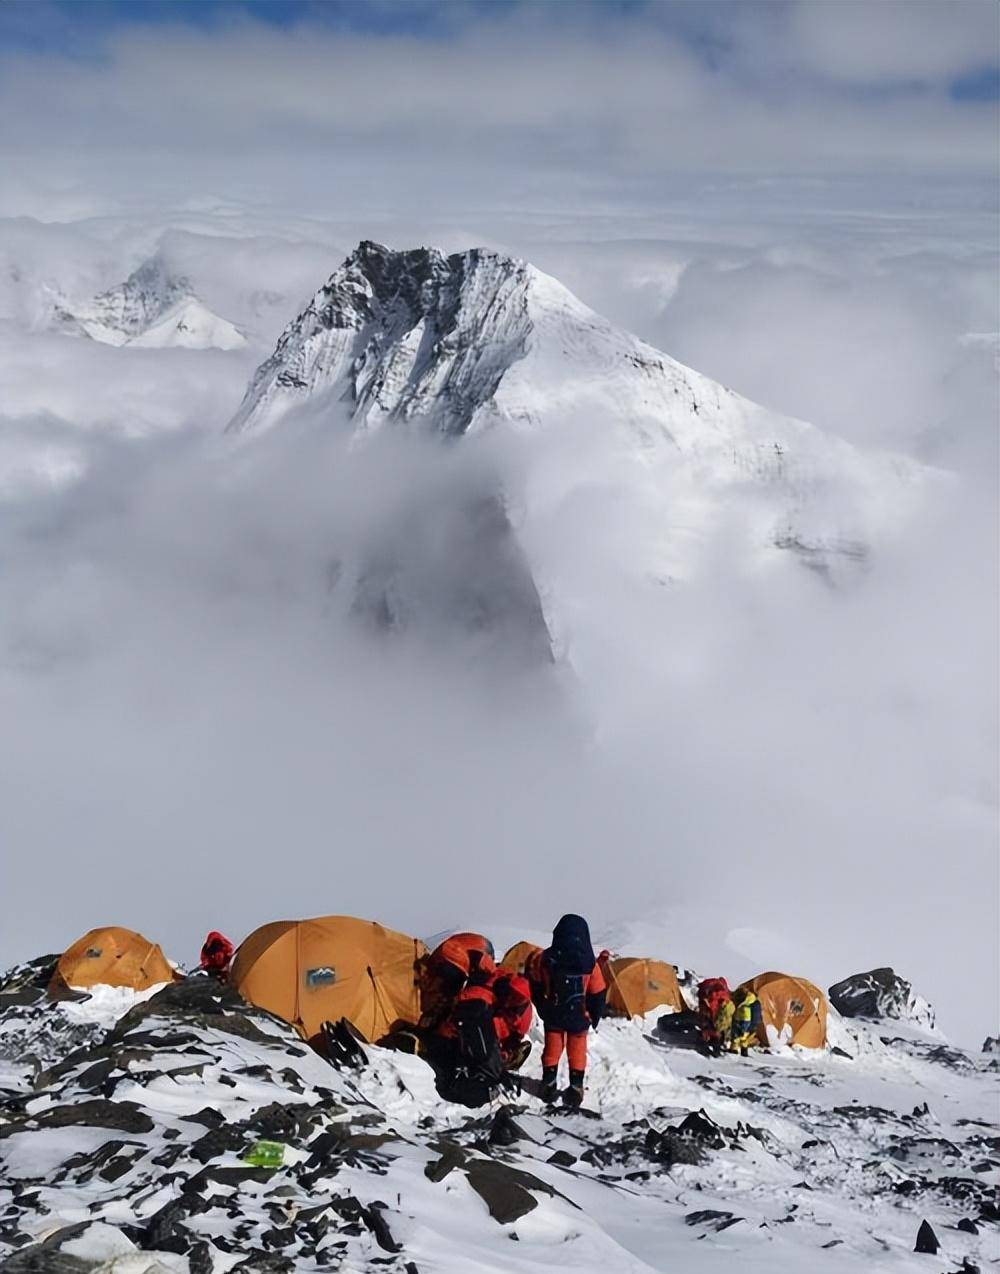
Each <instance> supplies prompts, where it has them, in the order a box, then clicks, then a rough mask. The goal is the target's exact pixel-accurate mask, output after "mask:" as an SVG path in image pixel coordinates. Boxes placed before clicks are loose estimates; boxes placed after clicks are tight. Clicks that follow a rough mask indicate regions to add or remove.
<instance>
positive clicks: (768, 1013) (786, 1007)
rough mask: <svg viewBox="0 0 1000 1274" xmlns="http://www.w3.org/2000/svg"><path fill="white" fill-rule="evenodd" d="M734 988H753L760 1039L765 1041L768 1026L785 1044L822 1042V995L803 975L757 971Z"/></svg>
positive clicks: (809, 1045) (812, 1045) (814, 1045)
mask: <svg viewBox="0 0 1000 1274" xmlns="http://www.w3.org/2000/svg"><path fill="white" fill-rule="evenodd" d="M737 990H738V991H744V990H750V991H753V992H754V994H755V995H756V996H757V998H758V999H759V1000H760V1009H761V1028H760V1039H761V1043H762V1044H767V1042H768V1040H767V1028H768V1027H771V1028H772V1029H773V1030H774V1031H776V1032H777V1034H778V1036H779V1037H780V1038H782V1039H783V1040H784V1041H785V1043H788V1044H801V1045H802V1047H803V1048H823V1047H824V1046H825V1045H826V996H825V995H824V994H823V992H822V991H821V990H820V989H819V987H818V986H813V984H812V983H811V982H807V981H806V979H805V978H796V977H792V976H791V975H790V974H787V973H773V972H772V973H758V974H757V976H756V977H755V978H751V979H750V981H749V982H744V983H743V984H742V985H741V986H740V987H738V988H737Z"/></svg>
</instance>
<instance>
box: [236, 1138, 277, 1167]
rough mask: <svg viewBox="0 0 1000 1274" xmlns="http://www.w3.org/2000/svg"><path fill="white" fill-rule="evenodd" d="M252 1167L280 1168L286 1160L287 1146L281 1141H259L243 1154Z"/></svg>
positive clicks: (245, 1161) (244, 1160)
mask: <svg viewBox="0 0 1000 1274" xmlns="http://www.w3.org/2000/svg"><path fill="white" fill-rule="evenodd" d="M243 1162H244V1163H248V1164H250V1166H251V1167H252V1168H280V1167H281V1165H282V1164H283V1163H284V1162H285V1147H284V1146H283V1145H282V1144H281V1142H280V1141H258V1142H255V1143H254V1145H252V1146H251V1147H250V1149H249V1150H248V1151H247V1152H246V1154H245V1155H244V1156H243Z"/></svg>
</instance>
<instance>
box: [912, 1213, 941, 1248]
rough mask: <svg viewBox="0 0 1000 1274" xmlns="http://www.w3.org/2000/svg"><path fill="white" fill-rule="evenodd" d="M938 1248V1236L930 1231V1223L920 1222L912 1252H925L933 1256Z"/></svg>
mask: <svg viewBox="0 0 1000 1274" xmlns="http://www.w3.org/2000/svg"><path fill="white" fill-rule="evenodd" d="M940 1246H941V1244H940V1243H939V1242H938V1236H937V1235H936V1234H935V1233H934V1231H933V1230H932V1229H931V1227H930V1223H929V1222H927V1221H921V1222H920V1229H919V1230H918V1231H917V1242H916V1244H915V1246H914V1248H913V1250H914V1252H927V1253H929V1254H930V1255H931V1256H933V1255H934V1254H935V1253H936V1252H937V1250H938V1248H940Z"/></svg>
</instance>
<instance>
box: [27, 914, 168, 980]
mask: <svg viewBox="0 0 1000 1274" xmlns="http://www.w3.org/2000/svg"><path fill="white" fill-rule="evenodd" d="M177 976H178V975H177V974H176V973H175V971H174V968H173V966H172V965H171V964H170V963H169V962H168V960H167V958H166V956H165V955H164V954H163V952H162V951H161V950H160V948H159V947H158V946H157V945H156V943H155V942H150V941H149V940H148V938H144V937H143V936H142V934H141V933H135V932H134V931H133V930H132V929H121V928H119V927H118V926H117V925H107V926H105V927H104V928H102V929H91V930H90V932H89V933H85V934H84V935H83V937H82V938H78V939H77V940H76V942H74V943H73V945H72V946H71V947H67V948H66V950H65V951H64V952H63V953H62V955H61V956H60V957H59V962H58V964H57V965H56V967H55V972H54V973H53V975H52V981H51V982H50V983H49V991H50V992H51V993H52V994H54V995H55V994H58V993H59V992H60V991H63V990H64V989H65V988H66V987H91V986H97V985H98V984H103V985H107V986H127V987H131V988H132V989H133V990H135V991H148V990H149V988H150V987H151V986H156V985H157V984H158V983H160V982H172V981H173V980H174V978H176V977H177Z"/></svg>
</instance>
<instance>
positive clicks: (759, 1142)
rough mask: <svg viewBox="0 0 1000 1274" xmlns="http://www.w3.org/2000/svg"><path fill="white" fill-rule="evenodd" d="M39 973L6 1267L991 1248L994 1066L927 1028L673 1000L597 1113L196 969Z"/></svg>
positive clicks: (16, 991) (996, 1148)
mask: <svg viewBox="0 0 1000 1274" xmlns="http://www.w3.org/2000/svg"><path fill="white" fill-rule="evenodd" d="M45 970H46V962H45V961H44V960H43V961H39V962H37V964H36V965H35V966H33V967H31V966H23V967H22V969H21V970H20V971H19V972H18V974H17V976H13V977H12V976H11V975H8V976H7V978H6V979H0V1270H3V1271H11V1272H12V1274H13V1272H15V1271H28V1270H51V1271H56V1272H59V1271H66V1272H67V1274H74V1272H79V1274H83V1272H84V1271H99V1270H100V1271H111V1270H115V1271H123V1272H124V1271H129V1272H134V1274H143V1272H144V1274H154V1272H155V1271H160V1272H161V1274H162V1272H163V1271H178V1272H179V1271H185V1272H188V1271H190V1274H209V1272H214V1271H228V1270H237V1269H239V1270H260V1271H265V1270H268V1271H295V1270H303V1271H308V1270H341V1271H384V1272H385V1274H417V1272H419V1274H429V1272H431V1271H435V1272H441V1274H470V1272H472V1271H475V1272H476V1274H487V1272H496V1274H500V1272H501V1271H502V1272H504V1274H517V1272H521V1271H524V1272H527V1271H535V1270H538V1269H542V1268H545V1269H563V1268H565V1269H567V1270H569V1269H572V1270H573V1271H575V1272H576V1274H597V1272H598V1271H600V1272H601V1274H608V1272H609V1271H622V1272H635V1274H639V1272H640V1271H642V1272H646V1271H652V1270H657V1271H677V1270H684V1271H703V1270H704V1271H715V1270H719V1271H721V1270H723V1269H726V1270H730V1269H731V1268H732V1266H733V1262H734V1261H737V1262H738V1263H739V1266H740V1268H741V1269H743V1270H749V1271H757V1270H760V1271H764V1270H767V1271H796V1272H797V1274H799V1272H803V1271H812V1270H818V1271H822V1270H830V1271H831V1272H832V1274H839V1272H842V1271H850V1272H852V1274H855V1272H856V1274H860V1272H861V1271H869V1270H895V1271H911V1270H912V1271H927V1274H945V1272H948V1274H950V1272H951V1271H956V1270H961V1271H966V1272H970V1271H973V1270H975V1269H979V1270H980V1271H983V1272H984V1274H985V1271H986V1270H988V1269H989V1268H992V1267H993V1266H994V1265H998V1264H1000V1242H998V1233H1000V1230H998V1221H1000V1210H998V1207H997V1191H996V1188H997V1183H998V1181H1000V1130H998V1128H997V1126H996V1125H997V1111H998V1080H1000V1063H998V1059H997V1057H996V1055H995V1054H986V1055H981V1056H980V1055H972V1054H969V1053H966V1052H963V1051H961V1050H959V1049H955V1048H952V1047H950V1046H949V1045H948V1044H947V1043H946V1042H945V1041H944V1040H943V1038H942V1037H940V1036H939V1035H937V1034H936V1033H934V1031H933V1030H932V1029H928V1028H926V1027H921V1028H918V1027H916V1026H914V1025H913V1024H912V1023H909V1022H903V1021H887V1022H882V1023H874V1022H868V1021H851V1022H847V1021H845V1020H843V1019H840V1018H838V1017H836V1016H833V1015H832V1016H833V1021H832V1027H831V1040H832V1044H833V1047H832V1048H831V1049H830V1050H827V1051H826V1052H823V1053H808V1052H805V1051H801V1050H792V1049H787V1048H785V1049H779V1050H777V1051H775V1052H772V1053H759V1054H757V1055H756V1056H754V1057H753V1058H752V1059H750V1060H749V1061H743V1060H741V1059H730V1058H721V1059H717V1060H716V1059H706V1058H704V1057H702V1056H701V1055H700V1054H699V1053H698V1052H697V1051H696V1050H695V1049H694V1048H693V1046H692V1045H693V1041H692V1038H691V1036H690V1033H689V1032H688V1030H687V1029H686V1025H685V1022H684V1020H683V1019H679V1018H678V1019H673V1020H671V1019H669V1018H668V1019H664V1020H663V1021H662V1023H659V1024H658V1022H657V1019H656V1017H655V1015H652V1016H651V1017H650V1018H649V1019H648V1020H647V1021H645V1022H608V1023H605V1024H603V1025H602V1027H601V1030H600V1032H599V1033H598V1034H597V1036H596V1037H595V1039H594V1045H593V1049H592V1065H591V1072H590V1091H589V1095H588V1106H589V1109H588V1110H586V1111H584V1112H581V1113H573V1114H570V1113H566V1112H563V1111H562V1110H558V1111H550V1110H548V1109H547V1108H546V1107H545V1106H544V1105H542V1103H541V1102H540V1101H538V1100H537V1098H536V1097H534V1096H532V1095H531V1093H530V1092H528V1091H525V1092H523V1093H521V1094H520V1095H518V1096H516V1097H510V1098H507V1099H506V1101H505V1102H504V1103H502V1104H501V1103H500V1102H498V1103H496V1104H494V1106H492V1107H490V1108H489V1109H484V1110H481V1111H468V1110H465V1109H463V1108H461V1107H457V1106H449V1105H446V1104H444V1103H442V1101H441V1100H440V1098H439V1097H438V1096H437V1094H436V1093H435V1090H434V1086H433V1083H432V1082H431V1075H430V1072H429V1070H428V1069H427V1067H426V1066H425V1065H424V1063H423V1062H422V1061H420V1059H418V1058H415V1057H411V1056H407V1055H403V1054H396V1053H388V1052H385V1051H383V1050H378V1049H367V1050H361V1049H358V1050H354V1049H345V1051H344V1055H343V1057H342V1058H341V1059H340V1061H339V1064H338V1065H336V1066H333V1065H331V1064H329V1063H327V1062H325V1061H323V1060H322V1059H320V1058H319V1057H318V1056H316V1055H315V1054H313V1053H312V1052H311V1051H309V1050H308V1049H307V1048H306V1047H305V1046H304V1045H303V1044H302V1043H301V1041H299V1040H298V1039H297V1037H295V1036H294V1035H293V1034H292V1033H291V1032H290V1031H289V1030H288V1029H287V1028H286V1027H285V1026H284V1025H283V1024H281V1023H280V1022H278V1021H276V1020H275V1019H273V1018H271V1017H269V1016H268V1015H266V1014H264V1013H261V1012H258V1011H257V1010H254V1009H251V1008H248V1007H247V1006H246V1005H245V1004H243V1003H242V1001H240V1000H239V999H238V998H237V997H236V996H234V995H233V994H232V993H231V992H229V991H227V990H226V989H224V988H220V987H218V986H217V985H216V984H214V983H212V982H210V981H209V980H207V979H204V978H200V977H193V978H188V979H187V980H186V981H184V982H180V983H177V984H176V985H173V986H170V987H167V988H165V989H163V990H160V991H159V992H157V993H154V994H152V995H151V996H149V997H146V998H141V997H139V998H137V997H135V996H132V995H130V994H128V993H126V992H120V991H119V992H113V991H111V990H110V989H98V991H97V992H95V994H93V995H92V996H90V997H89V998H86V999H80V1000H67V1001H64V1002H59V1003H54V1002H52V1001H50V1000H48V999H47V998H45V997H44V995H43V994H42V992H41V989H40V984H41V983H43V982H44V980H45ZM536 1053H537V1048H536ZM536 1072H537V1061H536V1060H535V1059H529V1062H528V1064H527V1067H526V1074H527V1085H528V1088H531V1087H533V1086H534V1085H533V1082H532V1081H533V1079H534V1078H536ZM261 1141H269V1142H276V1143H279V1145H280V1146H281V1147H283V1150H282V1152H281V1153H282V1158H283V1162H282V1163H281V1165H280V1166H279V1167H276V1168H272V1167H255V1166H252V1165H251V1164H250V1163H248V1162H247V1156H248V1155H249V1156H250V1157H253V1150H254V1147H255V1146H258V1143H260V1142H261ZM925 1222H926V1223H927V1224H926V1226H924V1228H923V1237H922V1240H921V1243H920V1246H923V1247H925V1248H931V1247H935V1246H937V1248H938V1250H937V1251H936V1253H932V1252H930V1251H924V1252H915V1251H914V1248H915V1246H917V1245H918V1233H920V1232H921V1227H922V1226H923V1224H924V1223H925Z"/></svg>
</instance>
